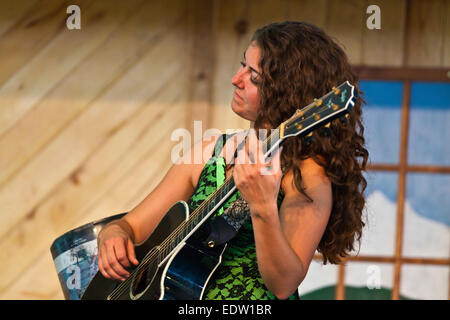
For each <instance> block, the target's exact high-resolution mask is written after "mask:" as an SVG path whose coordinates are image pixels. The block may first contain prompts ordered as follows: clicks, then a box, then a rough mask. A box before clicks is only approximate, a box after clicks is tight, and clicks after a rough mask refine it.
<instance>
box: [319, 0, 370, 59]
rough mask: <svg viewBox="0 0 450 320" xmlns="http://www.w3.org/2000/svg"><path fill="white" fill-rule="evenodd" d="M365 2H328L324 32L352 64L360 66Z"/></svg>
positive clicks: (364, 24)
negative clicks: (332, 38)
mask: <svg viewBox="0 0 450 320" xmlns="http://www.w3.org/2000/svg"><path fill="white" fill-rule="evenodd" d="M366 8H367V7H365V2H363V1H359V0H345V1H344V0H343V1H330V2H328V13H327V22H326V27H325V32H327V33H328V34H329V35H330V36H332V37H334V38H335V41H336V42H337V43H338V44H339V45H340V46H341V47H342V48H343V49H344V51H345V53H346V54H347V56H348V58H349V60H350V62H351V63H352V64H361V62H362V56H363V52H362V50H363V48H362V36H363V29H364V28H366Z"/></svg>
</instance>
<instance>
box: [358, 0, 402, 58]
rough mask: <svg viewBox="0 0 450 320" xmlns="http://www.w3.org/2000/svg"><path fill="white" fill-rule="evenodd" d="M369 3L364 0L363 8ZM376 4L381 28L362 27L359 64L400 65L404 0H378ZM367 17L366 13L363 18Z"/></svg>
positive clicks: (369, 2)
mask: <svg viewBox="0 0 450 320" xmlns="http://www.w3.org/2000/svg"><path fill="white" fill-rule="evenodd" d="M370 4H372V2H371V1H366V6H365V8H367V7H368V6H369V5H370ZM376 5H378V6H379V7H380V11H381V29H380V30H378V29H373V30H369V29H368V28H366V27H364V28H363V29H362V33H363V37H362V57H361V64H364V65H382V66H401V65H403V45H404V42H403V37H404V34H405V32H404V28H405V19H406V0H400V1H389V0H379V1H377V2H376ZM365 8H364V9H365ZM364 12H366V11H365V10H364ZM368 17H369V15H368V14H366V16H365V19H367V18H368ZM364 26H366V23H364ZM355 40H356V39H355Z"/></svg>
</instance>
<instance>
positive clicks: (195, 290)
mask: <svg viewBox="0 0 450 320" xmlns="http://www.w3.org/2000/svg"><path fill="white" fill-rule="evenodd" d="M355 102H356V92H355V87H354V86H353V85H351V84H350V83H349V82H348V81H346V82H344V83H342V84H341V85H340V86H338V87H334V88H333V89H332V90H331V91H330V92H329V93H327V94H326V95H324V96H323V97H321V98H319V99H314V102H312V103H311V104H309V105H308V106H306V107H304V108H301V109H298V110H297V111H296V112H295V113H294V114H293V115H292V116H291V118H289V119H288V120H286V121H285V122H283V123H282V124H281V125H280V126H279V127H278V128H276V130H272V133H271V134H270V136H269V137H268V138H267V139H265V141H264V142H263V147H264V149H263V150H267V152H265V155H264V156H265V158H266V159H267V157H268V156H270V155H271V153H272V152H273V151H274V150H276V148H278V147H279V146H280V144H281V143H283V141H285V140H286V139H287V138H288V137H293V136H300V137H301V136H306V135H311V134H312V131H313V130H315V129H317V128H319V127H322V126H327V125H329V123H330V122H331V121H333V120H335V119H337V118H343V119H342V120H343V121H346V119H345V116H346V115H347V113H348V112H349V111H350V110H351V108H352V107H353V105H354V104H355ZM236 191H237V189H236V186H235V184H234V181H233V177H232V176H230V177H229V178H227V179H226V180H225V182H224V183H223V184H222V186H221V187H220V188H218V189H217V190H215V191H214V192H213V193H212V194H211V195H210V196H209V197H208V198H207V199H205V200H204V201H203V202H202V204H201V205H200V206H199V207H198V208H197V209H195V210H193V212H189V208H188V205H187V203H186V202H184V201H179V202H177V203H175V204H174V205H173V206H172V207H171V208H170V209H169V211H168V212H167V213H166V214H165V216H164V218H163V219H162V220H161V222H160V223H159V224H158V226H157V227H156V229H155V230H154V231H153V233H152V234H151V235H150V237H149V238H148V239H147V240H146V241H145V242H144V243H143V244H141V245H139V246H136V257H137V259H138V260H139V261H140V263H139V265H137V266H135V267H132V268H130V269H129V271H130V276H129V277H128V278H127V279H126V280H125V281H117V280H111V279H107V278H105V277H103V275H102V274H101V273H100V272H97V273H96V275H95V276H94V277H93V278H92V280H91V282H90V283H89V285H88V286H87V288H86V290H85V292H84V294H83V296H82V299H107V300H115V299H126V300H130V299H131V300H138V299H161V300H171V299H177V300H190V299H202V297H203V294H204V290H205V287H206V284H207V283H208V280H209V279H210V278H211V276H212V274H213V273H214V271H215V270H216V268H217V267H218V266H219V264H220V263H221V258H222V254H223V252H224V250H225V248H226V243H225V244H220V245H215V243H214V242H213V241H210V242H208V243H206V244H205V242H204V241H201V239H199V238H201V237H199V236H198V233H197V230H198V229H199V228H200V226H201V225H202V224H204V223H205V221H207V220H208V219H209V218H210V217H211V215H212V214H213V213H214V212H215V211H216V210H217V209H218V208H220V207H221V206H222V205H223V204H224V203H225V201H227V200H228V199H229V198H230V197H231V196H232V195H233V194H234V193H235V192H236ZM203 240H204V239H203Z"/></svg>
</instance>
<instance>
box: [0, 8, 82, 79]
mask: <svg viewBox="0 0 450 320" xmlns="http://www.w3.org/2000/svg"><path fill="white" fill-rule="evenodd" d="M88 3H89V1H86V0H76V1H72V0H71V1H68V0H42V1H39V2H38V3H36V5H35V6H34V7H32V10H30V14H28V15H26V16H24V19H22V20H21V21H20V23H18V24H16V25H15V26H14V28H12V29H9V30H8V31H7V32H5V33H4V34H3V35H2V36H1V37H0V61H2V68H1V69H0V86H1V85H2V84H3V83H4V82H5V81H6V80H7V79H9V78H10V77H11V76H12V75H13V74H14V73H15V72H17V70H19V69H20V68H21V67H22V66H24V65H25V64H27V63H28V62H29V60H30V59H31V58H32V57H33V56H34V55H35V54H36V53H37V52H39V51H40V50H41V49H42V48H44V47H45V46H46V45H47V44H48V43H49V42H50V41H51V40H52V39H53V38H54V37H55V36H56V35H57V34H58V33H59V32H61V31H62V30H63V29H65V28H66V23H65V22H66V18H67V13H66V9H67V7H68V6H69V5H70V4H77V5H80V6H85V4H88ZM24 39H26V41H24Z"/></svg>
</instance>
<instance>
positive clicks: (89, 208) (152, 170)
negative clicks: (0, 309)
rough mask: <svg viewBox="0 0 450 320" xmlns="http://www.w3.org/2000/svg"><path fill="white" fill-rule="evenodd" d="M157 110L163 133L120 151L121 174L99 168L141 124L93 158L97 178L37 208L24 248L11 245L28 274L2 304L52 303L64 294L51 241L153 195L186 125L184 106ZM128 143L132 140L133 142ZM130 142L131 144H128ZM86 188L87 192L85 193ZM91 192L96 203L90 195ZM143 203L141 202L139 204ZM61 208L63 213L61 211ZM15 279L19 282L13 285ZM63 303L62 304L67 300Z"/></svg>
mask: <svg viewBox="0 0 450 320" xmlns="http://www.w3.org/2000/svg"><path fill="white" fill-rule="evenodd" d="M172 91H173V90H172ZM155 105H157V104H152V105H151V108H147V109H157V110H158V112H156V114H160V115H161V116H162V117H161V118H160V119H159V120H161V121H159V122H158V123H156V125H155V127H156V128H155V129H160V130H148V131H147V133H146V134H145V136H143V137H142V138H141V139H139V141H138V142H137V143H135V145H134V146H131V148H130V149H129V150H128V151H129V152H127V153H126V154H123V153H121V152H123V147H122V150H119V151H120V152H115V154H114V155H115V157H114V160H115V161H116V162H118V160H119V159H120V163H117V168H114V170H111V163H108V166H109V169H110V172H109V173H108V172H106V170H100V169H99V168H98V167H97V166H98V165H99V164H100V162H102V161H103V162H105V160H106V159H107V158H106V156H107V154H105V153H109V154H112V153H114V150H112V149H113V148H112V147H117V140H118V139H119V135H120V136H122V138H121V139H122V140H124V139H127V135H126V131H127V130H128V131H129V130H130V129H131V127H132V126H133V125H136V124H138V123H136V122H138V121H133V122H130V124H129V125H128V126H127V127H128V128H124V130H122V131H123V132H122V133H119V134H118V136H117V137H113V138H111V140H116V141H115V143H114V142H113V141H111V142H110V141H108V145H109V146H108V147H106V148H103V149H102V150H100V151H99V153H98V154H96V155H94V156H93V158H92V161H88V162H87V163H86V170H89V169H94V170H95V168H91V167H97V168H96V169H97V171H96V172H95V171H90V172H86V173H84V172H83V176H81V175H80V176H79V179H80V180H79V184H78V185H77V186H75V185H74V183H73V181H71V180H70V179H68V180H67V181H66V182H64V184H63V185H62V186H61V191H58V192H57V194H55V196H54V197H53V198H54V199H50V200H48V201H46V202H45V203H43V204H42V206H41V207H39V208H38V210H37V211H36V215H35V218H34V222H26V223H24V224H22V228H21V229H22V230H21V231H22V235H21V239H22V243H21V244H20V246H17V242H13V241H14V240H15V239H14V238H11V239H10V240H11V241H9V244H10V245H11V244H16V250H15V255H14V257H16V259H18V258H19V254H25V256H26V257H25V259H21V260H20V261H17V263H19V265H18V267H19V268H22V269H23V270H22V272H20V273H17V272H16V271H15V270H13V271H12V272H13V274H11V275H10V279H12V280H14V281H12V282H10V285H9V286H8V287H7V288H6V289H5V290H4V291H3V292H2V293H1V295H0V299H1V298H7V297H8V298H9V297H14V299H15V298H19V299H41V298H47V296H49V295H51V294H53V295H54V294H55V292H56V293H59V292H62V291H61V288H60V284H59V282H58V280H57V274H56V271H55V267H54V265H53V259H52V258H51V257H49V256H48V255H49V253H50V251H49V246H50V244H51V243H52V241H53V240H55V239H56V238H57V237H58V236H60V235H62V234H63V233H64V232H66V231H69V230H71V229H73V228H75V227H78V226H82V225H84V224H86V223H89V222H92V221H95V220H97V219H100V218H104V217H106V216H110V215H113V214H116V213H119V212H125V211H129V210H131V209H132V207H133V206H130V200H131V199H133V201H136V199H135V194H136V193H137V191H138V190H144V189H146V191H147V190H148V189H150V190H151V188H153V187H154V186H155V184H156V183H157V182H159V181H160V180H161V179H162V176H163V175H164V174H165V172H166V171H167V169H168V166H169V165H170V164H171V162H170V148H171V147H172V145H171V144H170V143H167V140H168V137H170V131H171V130H172V129H173V128H174V127H176V126H180V125H182V122H183V118H182V117H177V115H179V114H180V111H181V113H182V112H183V111H182V109H184V106H181V107H180V106H178V107H174V106H170V107H169V108H168V105H167V101H166V102H164V103H162V104H160V105H159V106H155ZM145 113H147V114H145ZM145 113H140V114H139V115H142V116H144V115H147V116H148V115H149V113H155V110H153V111H152V110H150V112H149V111H148V110H147V112H145ZM174 118H176V119H177V121H176V122H173V121H171V120H173V119H174ZM147 119H148V120H152V119H154V117H153V118H152V117H148V118H147ZM141 122H142V121H141ZM167 124H169V125H167ZM147 125H148V124H147ZM144 128H145V127H144ZM140 129H142V127H141V128H140ZM128 137H129V138H132V136H128ZM130 141H131V140H128V142H130ZM107 149H109V150H107ZM116 151H117V150H116ZM155 151H157V152H155ZM95 162H97V163H95ZM112 163H114V162H112ZM101 175H104V177H101V178H99V179H96V178H98V176H101ZM81 188H82V189H83V190H80V189H81ZM101 188H104V189H101ZM77 189H78V192H77ZM89 191H90V192H91V197H89V195H88V192H89ZM147 192H148V191H147ZM72 196H75V197H76V199H78V200H81V199H82V198H83V197H84V198H85V200H86V201H85V202H84V201H83V203H81V202H79V203H73V201H74V200H73V198H72ZM141 200H142V198H140V200H139V201H141ZM58 205H60V206H61V207H58ZM54 210H56V211H54ZM71 210H76V211H71ZM25 224H26V226H25ZM36 228H40V229H39V230H42V231H45V233H44V232H41V233H40V235H36V233H35V230H36ZM43 256H44V257H46V260H49V261H50V262H51V263H48V261H46V262H45V263H43V262H39V261H41V260H42V259H41V257H43ZM13 260H15V259H13ZM36 261H37V262H36ZM31 266H32V267H31ZM36 274H45V275H48V279H51V280H52V281H51V283H49V284H46V285H45V286H42V287H41V280H40V279H36V278H35V275H36ZM14 275H15V276H16V279H14V277H13V276H14ZM55 280H56V281H55ZM60 298H61V299H62V298H63V297H62V294H61V296H60Z"/></svg>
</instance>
